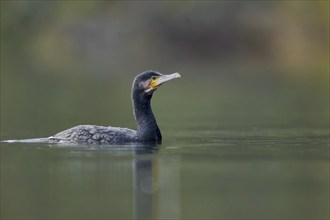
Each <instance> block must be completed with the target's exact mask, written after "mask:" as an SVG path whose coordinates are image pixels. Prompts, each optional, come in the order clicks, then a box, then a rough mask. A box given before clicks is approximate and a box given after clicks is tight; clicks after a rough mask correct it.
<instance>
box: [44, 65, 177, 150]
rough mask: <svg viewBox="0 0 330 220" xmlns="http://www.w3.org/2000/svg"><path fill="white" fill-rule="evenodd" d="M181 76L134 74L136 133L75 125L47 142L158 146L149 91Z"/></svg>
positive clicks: (133, 99)
mask: <svg viewBox="0 0 330 220" xmlns="http://www.w3.org/2000/svg"><path fill="white" fill-rule="evenodd" d="M179 77H181V76H180V74H179V73H173V74H170V75H163V74H161V73H159V72H156V71H146V72H143V73H141V74H139V75H137V76H136V77H135V79H134V81H133V85H132V96H131V97H132V104H133V113H134V117H135V121H136V125H137V130H136V131H135V130H132V129H128V128H118V127H110V126H109V127H105V126H96V125H78V126H76V127H73V128H70V129H67V130H65V131H62V132H60V133H57V134H55V135H54V136H51V137H49V142H53V143H54V142H55V143H70V144H72V143H73V144H127V143H160V142H161V140H162V135H161V132H160V129H159V127H158V125H157V122H156V119H155V116H154V114H153V112H152V109H151V105H150V101H151V98H152V95H153V92H154V91H155V90H156V89H157V88H158V87H159V86H160V85H162V84H163V83H165V82H167V81H170V80H172V79H175V78H179Z"/></svg>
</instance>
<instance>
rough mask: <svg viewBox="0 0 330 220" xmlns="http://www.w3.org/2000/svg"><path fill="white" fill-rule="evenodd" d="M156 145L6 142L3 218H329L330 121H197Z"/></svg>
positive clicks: (3, 171)
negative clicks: (237, 124) (294, 125)
mask: <svg viewBox="0 0 330 220" xmlns="http://www.w3.org/2000/svg"><path fill="white" fill-rule="evenodd" d="M164 135H165V141H164V143H163V144H162V145H160V146H158V147H157V148H150V146H149V148H148V149H144V148H141V147H139V148H132V147H125V148H120V147H118V146H117V147H101V146H99V147H97V146H94V147H87V146H76V147H73V146H71V147H65V146H57V145H47V144H5V143H2V144H1V219H148V218H152V219H230V218H233V219H238V218H240V219H270V218H271V219H327V218H329V136H328V130H322V129H321V130H315V129H314V130H308V129H239V130H237V129H233V130H230V129H219V128H214V129H190V130H181V131H170V132H168V131H167V133H166V132H165V134H164Z"/></svg>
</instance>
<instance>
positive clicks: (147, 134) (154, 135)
mask: <svg viewBox="0 0 330 220" xmlns="http://www.w3.org/2000/svg"><path fill="white" fill-rule="evenodd" d="M132 101H133V109H134V117H135V121H136V125H137V136H138V138H139V139H140V140H141V141H146V142H160V141H161V139H162V135H161V133H160V130H159V128H158V125H157V122H156V119H155V116H154V114H153V112H152V110H151V105H150V101H151V96H145V97H141V96H139V94H133V95H132Z"/></svg>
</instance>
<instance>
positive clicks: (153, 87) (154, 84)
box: [145, 73, 181, 92]
mask: <svg viewBox="0 0 330 220" xmlns="http://www.w3.org/2000/svg"><path fill="white" fill-rule="evenodd" d="M176 78H181V75H180V73H173V74H170V75H161V76H158V77H157V78H156V79H152V80H151V81H150V83H149V87H148V88H147V89H146V90H145V91H146V92H151V91H153V90H156V89H157V88H158V87H159V86H161V85H162V84H164V83H166V82H168V81H170V80H172V79H176Z"/></svg>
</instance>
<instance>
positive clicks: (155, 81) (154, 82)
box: [149, 76, 159, 88]
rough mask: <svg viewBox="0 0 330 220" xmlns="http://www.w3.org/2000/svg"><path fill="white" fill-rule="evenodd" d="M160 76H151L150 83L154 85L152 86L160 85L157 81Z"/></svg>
mask: <svg viewBox="0 0 330 220" xmlns="http://www.w3.org/2000/svg"><path fill="white" fill-rule="evenodd" d="M158 78H159V76H153V77H152V78H151V81H150V83H149V85H150V86H151V87H152V88H156V87H157V86H159V83H158V82H157V80H158Z"/></svg>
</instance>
